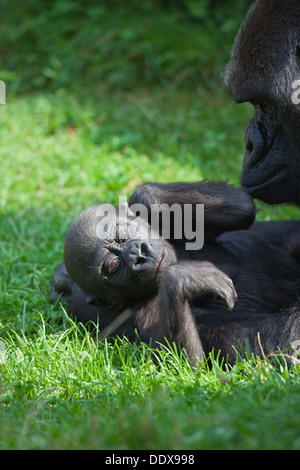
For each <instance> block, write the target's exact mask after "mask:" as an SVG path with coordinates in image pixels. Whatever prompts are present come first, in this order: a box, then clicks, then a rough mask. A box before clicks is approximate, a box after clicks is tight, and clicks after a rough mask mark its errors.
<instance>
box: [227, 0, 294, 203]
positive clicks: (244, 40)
mask: <svg viewBox="0 0 300 470" xmlns="http://www.w3.org/2000/svg"><path fill="white" fill-rule="evenodd" d="M224 82H225V85H226V86H227V88H228V90H229V92H230V93H231V95H232V96H233V97H234V99H235V100H236V101H237V102H238V103H241V102H244V101H249V102H251V103H252V104H253V105H254V108H255V113H254V118H253V119H251V121H250V122H249V124H248V126H247V128H246V131H245V155H244V163H243V171H242V177H241V183H242V185H243V186H244V187H245V188H246V189H247V190H248V192H249V193H250V194H251V196H252V197H255V198H259V199H262V200H264V201H265V202H268V203H271V204H273V203H281V202H296V203H299V201H300V1H299V0H285V1H282V0H257V1H256V2H255V3H254V5H253V6H252V8H251V9H250V11H249V13H248V15H247V18H246V21H245V22H244V24H243V25H242V27H241V29H240V31H239V34H238V36H237V38H236V41H235V45H234V48H233V52H232V58H231V61H230V63H229V64H228V66H227V68H226V70H225V72H224Z"/></svg>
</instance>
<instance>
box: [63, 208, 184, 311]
mask: <svg viewBox="0 0 300 470" xmlns="http://www.w3.org/2000/svg"><path fill="white" fill-rule="evenodd" d="M105 207H106V205H96V206H92V207H90V208H88V209H87V210H85V211H84V212H83V213H82V214H81V215H80V216H79V217H78V218H77V219H76V220H75V222H74V223H73V225H72V226H71V228H70V229H69V231H68V233H67V236H66V241H65V263H66V267H67V270H68V272H69V274H70V276H71V277H72V279H73V280H74V281H75V282H76V283H77V284H78V285H79V287H81V289H82V290H83V291H84V292H85V293H86V294H87V295H89V296H92V297H93V298H95V297H96V298H97V302H98V304H102V305H103V306H106V307H107V308H109V306H110V307H111V305H110V304H111V303H112V304H113V305H114V308H115V309H116V308H117V304H118V305H119V304H120V305H121V306H120V308H124V306H126V305H124V303H123V302H119V301H120V300H122V299H123V300H127V301H128V302H129V303H130V301H134V300H135V299H138V298H141V297H142V296H144V295H146V294H149V293H151V292H154V291H155V290H156V289H157V287H158V283H159V278H160V275H161V273H162V272H163V271H164V270H165V269H166V268H167V267H168V266H170V265H171V264H174V263H175V262H176V254H175V251H174V249H173V247H172V246H171V245H170V244H169V243H168V242H167V241H166V240H164V239H163V238H161V237H160V236H159V235H157V234H155V233H153V232H151V231H150V227H149V225H148V223H147V222H145V221H144V220H143V219H141V218H140V217H135V216H133V215H129V216H128V215H126V216H125V215H123V213H121V214H116V213H114V214H113V213H112V214H110V213H109V212H106V211H105ZM111 207H112V206H111ZM111 308H112V307H111Z"/></svg>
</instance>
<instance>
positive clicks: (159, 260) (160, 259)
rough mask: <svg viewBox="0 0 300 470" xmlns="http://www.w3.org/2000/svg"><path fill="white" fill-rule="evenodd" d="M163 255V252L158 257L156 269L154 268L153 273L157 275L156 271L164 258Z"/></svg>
mask: <svg viewBox="0 0 300 470" xmlns="http://www.w3.org/2000/svg"><path fill="white" fill-rule="evenodd" d="M164 254H165V250H163V251H162V253H161V255H160V257H159V258H158V262H157V265H156V268H155V273H157V271H158V270H159V267H160V265H161V262H162V260H163V258H164Z"/></svg>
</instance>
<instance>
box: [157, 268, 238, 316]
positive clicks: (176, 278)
mask: <svg viewBox="0 0 300 470" xmlns="http://www.w3.org/2000/svg"><path fill="white" fill-rule="evenodd" d="M160 290H163V291H164V295H167V296H169V298H170V301H171V298H172V299H173V302H176V301H177V299H178V298H179V297H182V298H191V297H192V296H193V295H196V294H199V293H200V292H204V293H206V294H213V295H215V296H216V297H219V298H221V299H222V300H224V302H225V304H226V311H227V312H229V311H231V310H232V309H233V307H234V305H235V303H236V301H237V293H236V290H235V287H234V285H233V282H232V280H231V279H230V278H229V277H228V276H227V275H226V274H225V273H223V272H222V271H220V269H218V268H216V267H215V266H214V265H213V264H212V263H210V262H208V261H201V262H197V261H194V262H193V261H189V262H180V263H177V264H174V265H172V266H170V267H169V268H167V269H166V271H165V272H164V273H163V275H162V278H161V282H160Z"/></svg>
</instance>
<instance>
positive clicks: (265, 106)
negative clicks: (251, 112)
mask: <svg viewBox="0 0 300 470" xmlns="http://www.w3.org/2000/svg"><path fill="white" fill-rule="evenodd" d="M259 106H260V109H261V111H262V112H263V113H264V114H266V115H270V114H272V113H273V111H274V108H273V105H272V104H271V103H267V102H266V103H260V104H259Z"/></svg>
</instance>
